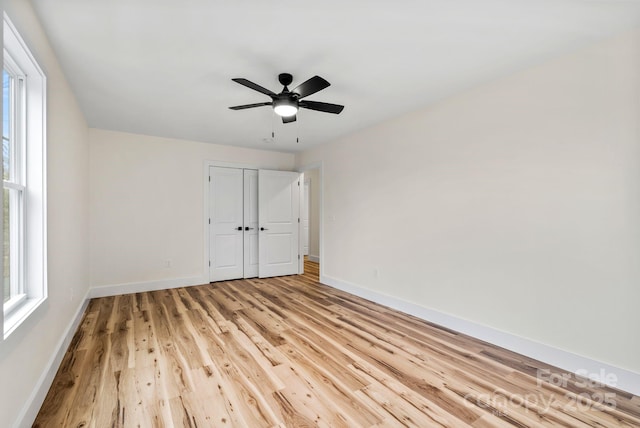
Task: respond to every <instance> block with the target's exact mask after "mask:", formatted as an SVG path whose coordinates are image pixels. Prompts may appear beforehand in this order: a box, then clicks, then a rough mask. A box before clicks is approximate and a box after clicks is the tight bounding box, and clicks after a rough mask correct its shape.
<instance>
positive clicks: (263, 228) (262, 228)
mask: <svg viewBox="0 0 640 428" xmlns="http://www.w3.org/2000/svg"><path fill="white" fill-rule="evenodd" d="M260 230H269V229H267V228H266V227H261V228H260Z"/></svg>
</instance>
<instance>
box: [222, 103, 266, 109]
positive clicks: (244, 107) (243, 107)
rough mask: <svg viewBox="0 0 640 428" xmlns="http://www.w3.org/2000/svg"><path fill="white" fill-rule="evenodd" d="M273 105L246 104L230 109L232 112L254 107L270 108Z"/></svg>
mask: <svg viewBox="0 0 640 428" xmlns="http://www.w3.org/2000/svg"><path fill="white" fill-rule="evenodd" d="M271 104H272V103H255V104H245V105H242V106H233V107H229V108H230V109H231V110H244V109H246V108H253V107H262V106H270V105H271Z"/></svg>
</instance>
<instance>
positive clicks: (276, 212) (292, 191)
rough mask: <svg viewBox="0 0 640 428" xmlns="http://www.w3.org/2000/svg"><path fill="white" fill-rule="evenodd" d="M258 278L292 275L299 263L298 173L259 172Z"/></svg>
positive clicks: (297, 268) (296, 270)
mask: <svg viewBox="0 0 640 428" xmlns="http://www.w3.org/2000/svg"><path fill="white" fill-rule="evenodd" d="M258 211H259V214H258V217H259V220H260V221H259V223H260V225H259V226H260V234H259V236H260V238H259V239H260V245H259V247H260V249H259V265H260V267H259V273H260V278H268V277H272V276H281V275H295V274H297V273H298V272H299V262H300V252H299V251H300V241H299V239H298V237H299V231H300V174H299V173H297V172H288V171H268V170H259V171H258Z"/></svg>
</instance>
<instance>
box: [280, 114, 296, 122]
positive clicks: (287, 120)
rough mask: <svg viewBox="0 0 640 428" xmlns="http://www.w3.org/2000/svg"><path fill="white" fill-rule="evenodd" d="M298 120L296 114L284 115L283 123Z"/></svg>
mask: <svg viewBox="0 0 640 428" xmlns="http://www.w3.org/2000/svg"><path fill="white" fill-rule="evenodd" d="M295 121H296V115H295V114H294V115H293V116H282V123H291V122H295Z"/></svg>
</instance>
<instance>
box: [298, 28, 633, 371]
mask: <svg viewBox="0 0 640 428" xmlns="http://www.w3.org/2000/svg"><path fill="white" fill-rule="evenodd" d="M639 124H640V32H639V31H636V32H633V33H629V34H625V35H621V36H619V37H618V38H616V39H613V40H610V41H607V42H605V43H601V44H598V45H596V46H593V47H591V48H589V49H586V50H582V51H580V52H577V53H574V54H572V55H569V56H566V57H562V58H558V59H556V60H554V61H552V62H549V63H546V64H543V65H540V66H537V67H535V68H531V69H529V70H526V71H524V72H520V73H518V74H515V75H512V76H510V77H508V78H504V79H501V80H499V81H495V82H493V83H490V84H487V85H484V86H482V87H478V88H476V89H473V90H470V91H467V92H465V93H462V94H459V95H458V96H455V97H452V98H450V99H447V100H445V101H442V102H440V103H438V104H436V105H434V106H432V107H431V108H426V109H424V110H421V111H418V112H415V113H412V114H409V115H406V116H403V117H400V118H397V119H395V120H392V121H389V122H386V123H383V124H380V125H378V126H375V127H373V128H370V129H366V130H363V131H361V132H358V133H355V134H353V135H351V136H348V137H346V138H343V139H341V140H339V141H335V142H333V143H331V144H329V145H325V146H321V147H318V148H316V149H313V150H310V151H308V152H305V153H303V154H302V155H300V156H299V157H298V159H297V164H298V165H299V166H301V167H302V166H305V165H310V164H312V163H315V162H319V161H323V165H324V192H325V193H324V210H325V211H324V214H325V218H324V237H323V238H324V240H323V242H324V257H325V258H324V259H323V260H322V263H323V269H324V274H325V275H326V277H327V278H328V279H332V280H336V281H338V282H341V283H350V284H355V285H356V286H359V287H362V288H366V289H368V290H371V291H372V292H376V293H379V294H380V295H388V296H392V297H394V298H399V299H402V300H404V301H408V302H415V303H417V304H418V305H421V306H423V307H426V308H431V309H434V310H436V311H439V312H441V313H445V314H450V315H453V316H455V317H458V318H462V319H466V320H469V321H472V322H474V323H478V324H481V325H484V326H488V327H491V328H494V329H497V330H500V331H504V332H508V333H512V334H514V335H516V336H520V337H524V338H527V339H531V340H533V341H536V342H541V343H543V344H546V345H550V346H552V347H554V348H558V349H561V350H565V351H569V352H572V353H575V354H578V355H581V356H584V357H587V358H590V359H593V360H597V361H601V362H604V363H608V364H610V365H613V366H617V367H620V368H624V369H627V370H629V371H632V372H635V373H640V358H639V356H640V334H638V327H639V326H640V310H638V304H639V302H640V286H639V284H640V220H639V219H640V130H639ZM374 269H378V277H376V276H375V271H374Z"/></svg>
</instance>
